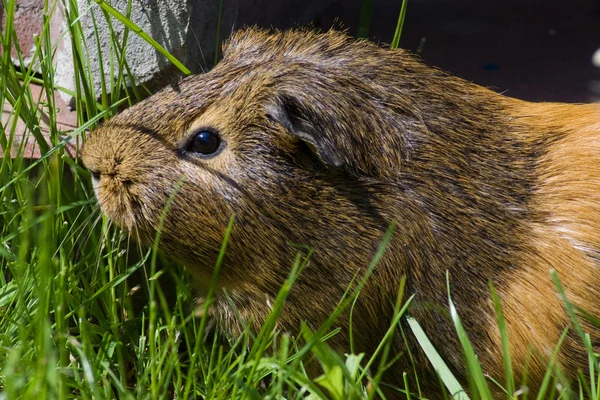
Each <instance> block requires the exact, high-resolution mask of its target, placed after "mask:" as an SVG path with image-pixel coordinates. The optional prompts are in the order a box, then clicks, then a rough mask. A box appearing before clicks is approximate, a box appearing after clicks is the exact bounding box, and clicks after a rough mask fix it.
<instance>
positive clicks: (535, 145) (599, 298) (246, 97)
mask: <svg viewBox="0 0 600 400" xmlns="http://www.w3.org/2000/svg"><path fill="white" fill-rule="evenodd" d="M599 121H600V105H595V104H589V105H566V104H556V103H553V104H550V103H549V104H543V103H542V104H534V103H528V102H523V101H519V100H515V99H511V98H508V97H504V96H502V95H499V94H497V93H494V92H492V91H490V90H487V89H485V88H482V87H480V86H477V85H475V84H472V83H469V82H466V81H464V80H461V79H459V78H456V77H452V76H450V75H447V74H445V73H443V72H441V71H439V70H437V69H434V68H431V67H427V66H425V65H423V64H421V63H420V62H419V61H418V60H416V59H415V58H414V57H413V56H411V55H409V54H407V53H406V52H404V51H402V50H398V51H391V50H387V49H383V48H380V47H378V46H375V45H373V44H371V43H368V42H364V41H362V42H355V41H354V40H353V39H351V38H349V37H348V36H346V35H345V34H343V33H339V32H335V31H331V32H328V33H316V32H313V31H309V30H299V31H286V32H276V33H272V34H270V33H267V32H265V31H261V30H257V29H247V30H244V31H241V32H238V33H236V34H235V35H234V36H233V37H232V38H231V39H230V40H229V42H228V44H227V45H226V48H225V50H224V58H223V60H222V61H221V62H220V63H219V64H218V65H217V66H216V67H215V68H214V69H213V70H211V71H210V72H208V73H206V74H203V75H199V76H194V77H190V78H187V79H184V80H183V81H181V82H180V83H179V84H177V85H174V86H171V87H168V88H166V89H164V90H163V91H162V92H160V93H158V94H156V95H154V96H153V97H151V98H149V99H147V100H145V101H144V102H142V103H140V104H138V105H136V106H134V107H132V108H130V109H128V110H126V111H124V112H123V113H121V114H120V115H119V116H117V117H115V118H113V119H111V120H110V121H108V122H106V123H104V124H103V125H102V126H101V127H100V128H99V129H98V130H96V131H95V132H94V133H93V134H92V135H91V136H90V137H89V138H88V140H87V142H86V143H85V145H84V149H83V161H84V163H85V165H86V166H87V167H88V168H89V169H90V170H91V171H92V173H93V175H94V176H95V178H94V181H95V182H94V187H95V190H96V194H97V197H98V201H99V203H100V205H101V207H102V209H103V211H104V212H105V213H106V214H107V215H108V216H109V217H110V218H111V219H113V220H114V221H115V222H116V223H118V224H119V225H121V226H123V227H125V228H127V229H128V230H129V231H130V232H131V233H132V234H133V235H134V237H136V238H138V239H139V240H140V241H142V242H151V241H152V240H153V239H154V236H155V233H156V229H157V227H158V225H159V221H160V217H161V215H162V211H163V209H164V208H165V206H166V204H167V201H168V199H169V197H170V196H171V195H172V194H173V192H174V191H176V193H175V195H174V197H173V202H172V204H171V206H170V208H169V210H168V213H167V216H166V220H165V223H164V228H163V232H162V235H161V243H160V247H161V249H162V250H163V251H164V252H165V253H166V254H168V255H170V256H171V257H173V258H174V259H176V260H178V261H180V262H181V263H183V264H184V265H186V266H187V267H188V268H189V270H190V271H191V272H192V273H193V274H194V275H195V276H196V278H197V280H198V282H199V284H200V285H202V284H207V283H208V282H209V280H210V276H211V274H212V271H213V266H214V264H215V261H216V257H217V254H218V252H219V249H220V246H221V242H222V239H223V234H224V232H225V229H226V226H227V222H228V220H229V218H230V217H231V215H235V224H234V227H233V230H232V232H231V237H230V241H229V244H228V249H227V252H226V255H225V260H224V263H223V266H222V270H221V273H220V278H219V282H218V285H219V289H221V288H225V289H227V292H228V294H229V296H230V297H231V299H232V301H233V303H234V305H235V307H236V309H237V313H239V315H240V316H241V317H242V319H245V320H252V322H253V324H255V326H259V325H260V324H261V322H263V321H264V319H265V317H266V316H267V314H268V313H269V311H270V306H269V304H270V299H273V298H274V297H275V295H276V293H277V291H278V290H279V287H280V286H281V284H282V283H283V281H284V280H285V279H286V278H287V276H288V274H289V272H290V270H291V266H292V264H293V259H294V256H295V254H296V253H297V251H298V248H297V247H295V246H293V245H291V244H292V243H296V244H302V245H306V246H309V247H311V248H312V249H314V253H313V255H312V257H311V259H310V264H309V266H308V267H307V269H306V270H305V271H304V272H303V273H302V274H301V275H300V277H299V278H298V280H297V282H296V283H295V285H294V287H293V289H292V291H291V293H290V295H289V298H288V300H287V302H286V306H285V307H284V310H283V313H282V315H281V317H280V320H279V324H280V325H279V326H280V327H281V328H282V329H284V330H287V331H289V332H292V333H296V332H298V329H299V326H300V323H301V321H306V322H307V323H308V325H309V326H310V327H312V328H317V327H318V326H319V325H320V324H321V322H323V321H324V320H325V319H326V318H327V317H328V316H329V315H330V313H331V312H332V311H333V309H334V307H335V305H336V304H337V301H338V300H339V299H340V298H341V297H342V295H343V293H344V292H345V290H346V289H347V288H348V286H349V285H350V284H351V283H352V281H353V279H354V278H355V277H356V276H357V274H358V276H360V273H361V272H364V271H365V270H366V268H367V266H368V265H369V263H370V261H371V260H372V259H373V257H374V255H375V253H376V252H377V249H378V247H379V245H380V243H381V240H382V237H383V235H384V233H385V231H386V229H387V228H388V227H389V225H390V223H392V222H396V223H397V226H396V228H395V231H394V234H393V238H392V240H391V242H390V244H389V246H388V248H387V250H386V252H385V254H384V256H383V257H382V259H381V260H380V262H379V264H378V265H377V267H376V268H375V270H374V272H373V275H372V276H371V277H370V279H369V280H368V281H367V284H366V286H365V287H364V289H363V290H362V292H361V295H360V297H359V300H358V302H357V304H356V307H355V309H354V312H353V327H352V328H353V335H354V342H355V344H356V347H355V350H356V351H365V352H367V353H369V352H373V351H374V349H375V348H376V346H377V344H378V343H379V342H380V341H381V339H382V337H383V334H384V333H385V331H386V330H387V328H388V327H389V324H390V322H391V318H392V313H393V304H394V300H395V296H396V293H397V290H398V285H399V282H400V280H401V278H402V277H403V276H406V279H407V281H406V284H407V286H406V287H407V290H408V293H409V294H413V293H414V294H416V296H415V299H414V301H413V303H412V305H411V307H410V309H409V311H410V314H411V315H412V316H413V317H414V318H415V319H417V320H418V321H419V323H420V324H421V325H422V326H423V328H424V330H425V332H426V333H427V334H428V336H429V338H430V339H431V340H432V342H433V344H434V345H435V346H436V347H437V349H438V351H439V352H440V353H441V355H442V357H443V358H444V359H445V361H446V362H447V363H448V365H449V366H450V367H451V369H452V370H453V371H454V372H455V373H456V374H457V376H459V377H460V378H462V379H463V382H464V381H465V380H466V377H465V370H464V360H463V357H462V353H461V350H460V345H459V343H458V339H457V337H456V333H455V330H454V327H453V324H452V321H451V319H450V317H449V313H448V300H447V287H446V273H447V272H448V274H449V277H450V290H451V294H452V298H453V302H454V304H455V305H456V308H457V311H458V313H459V315H460V316H461V320H462V322H463V324H464V326H465V328H466V330H467V332H468V334H469V338H470V339H471V341H472V343H473V345H474V347H475V350H476V352H477V355H478V358H479V360H480V362H481V364H482V366H483V369H484V372H486V373H488V374H489V375H490V376H491V377H493V378H494V379H496V380H498V381H499V382H503V381H504V377H503V373H504V372H503V371H504V367H503V361H502V360H503V358H502V352H501V346H500V334H499V329H498V324H497V322H496V312H495V310H494V306H493V303H492V300H491V296H490V289H489V281H491V282H493V283H494V285H495V288H496V289H497V291H498V293H499V296H500V298H501V303H502V308H503V313H504V317H505V320H506V325H507V331H508V335H509V341H510V346H511V356H512V360H513V368H514V370H515V377H517V379H518V378H519V377H520V376H522V374H523V373H524V372H525V371H524V369H525V368H527V376H528V379H527V382H528V384H529V385H530V386H531V387H532V388H533V390H535V387H536V386H537V385H539V384H540V382H541V380H542V378H543V375H544V373H545V371H546V364H547V361H548V358H549V356H550V354H551V353H552V351H553V349H554V347H555V345H556V344H557V342H558V340H559V338H560V335H561V334H562V332H563V330H564V329H565V328H566V327H568V326H570V319H569V317H568V316H567V314H566V312H565V308H564V305H563V303H562V302H561V300H560V298H559V296H558V294H557V291H556V287H555V284H554V283H553V281H552V279H551V276H550V270H552V269H554V270H556V271H557V273H558V276H559V278H560V279H561V281H562V283H563V285H564V287H565V292H566V295H567V297H568V298H569V300H570V301H572V302H573V303H575V304H576V305H578V306H580V307H582V308H583V309H585V310H588V311H591V312H596V310H598V307H599V306H600V269H599V268H600V231H599V229H598V228H599V227H600V225H599V224H600V122H599ZM230 307H231V306H230V304H229V303H228V302H227V301H225V299H224V298H222V296H219V295H217V304H216V306H215V308H214V314H215V318H216V319H217V320H218V321H219V322H220V323H221V325H222V326H223V327H224V328H225V329H226V330H228V331H229V332H230V333H232V334H234V335H235V334H237V333H239V332H240V331H241V325H240V323H239V321H238V320H237V319H236V317H233V316H234V315H236V313H234V312H232V311H231V310H230ZM581 322H582V324H583V326H584V328H585V329H586V330H587V331H589V333H590V335H591V338H592V343H593V344H594V345H596V346H598V344H600V332H599V330H598V328H594V327H592V325H591V324H589V323H588V322H587V321H586V320H585V319H582V320H581ZM348 324H349V322H348V318H347V315H345V316H342V317H341V318H340V320H339V321H338V326H340V327H341V328H342V330H341V333H340V334H338V335H336V336H334V337H333V338H332V340H331V344H332V345H333V346H334V347H336V348H339V349H341V350H346V351H347V350H348V348H349V343H348V330H349V326H348ZM408 336H411V335H410V334H409V335H408ZM409 346H410V347H411V348H412V349H411V351H412V352H413V354H414V355H415V357H416V360H417V362H416V364H417V368H416V370H417V373H418V374H423V376H429V377H434V375H433V373H432V372H431V369H430V367H429V364H428V362H427V361H426V359H425V357H424V355H423V354H422V353H421V352H420V351H419V350H418V349H419V347H418V345H417V344H416V342H415V341H414V340H412V339H409ZM394 348H395V349H396V351H403V349H404V348H405V343H404V340H403V339H402V337H401V335H400V334H397V335H396V336H395V337H394ZM559 363H560V365H562V366H563V369H564V371H563V372H565V373H566V374H567V375H568V376H574V374H575V372H576V371H577V369H578V368H581V369H585V368H586V365H587V353H586V352H585V349H584V347H583V345H582V344H581V340H580V339H579V337H578V335H577V334H576V332H575V331H574V330H571V331H570V332H569V333H568V335H567V337H566V339H565V342H564V344H563V346H562V351H561V353H560V356H559ZM403 372H408V373H409V374H412V372H413V366H412V365H411V363H410V361H409V359H408V357H402V358H401V359H400V360H399V361H398V363H397V365H395V366H394V367H393V368H392V371H391V372H390V377H389V378H388V379H389V380H390V381H392V383H399V382H401V380H400V377H401V376H402V373H403ZM420 382H421V384H422V385H423V382H424V380H423V379H422V378H421V379H420ZM424 385H425V388H426V389H427V387H428V386H430V388H431V390H432V393H435V392H434V390H435V388H437V387H438V381H437V379H435V378H432V379H429V381H427V380H425V384H424Z"/></svg>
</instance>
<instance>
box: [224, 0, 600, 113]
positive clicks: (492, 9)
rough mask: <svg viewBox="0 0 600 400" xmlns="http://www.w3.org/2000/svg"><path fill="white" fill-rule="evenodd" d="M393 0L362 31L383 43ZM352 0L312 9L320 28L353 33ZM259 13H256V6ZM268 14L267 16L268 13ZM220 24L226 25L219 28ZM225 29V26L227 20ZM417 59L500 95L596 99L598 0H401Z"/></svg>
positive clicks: (405, 36) (277, 21) (390, 27)
mask: <svg viewBox="0 0 600 400" xmlns="http://www.w3.org/2000/svg"><path fill="white" fill-rule="evenodd" d="M401 3H402V1H401V0H373V7H372V18H371V24H370V31H369V34H368V37H369V38H370V39H372V40H374V41H381V42H384V43H390V42H391V40H392V37H393V34H394V30H395V27H396V22H397V19H398V14H399V11H400V6H401ZM361 7H362V2H361V1H360V0H354V1H349V0H337V1H333V2H332V3H330V4H329V5H328V6H327V7H326V8H324V9H322V10H319V11H318V12H317V15H318V17H317V18H313V19H312V23H313V24H314V25H315V26H317V27H320V28H323V29H328V28H330V27H331V26H340V24H342V25H343V26H345V27H346V28H348V29H349V30H350V33H352V34H353V35H356V33H357V27H358V22H359V19H360V15H361ZM287 14H288V16H283V15H282V14H280V15H279V16H273V19H272V20H270V21H269V20H262V21H260V20H259V21H257V20H256V19H252V18H251V17H250V16H248V18H244V15H240V17H239V18H238V19H237V21H236V25H238V26H237V27H239V26H241V25H244V24H255V23H258V24H259V25H262V26H269V25H273V26H276V27H279V28H288V27H293V26H298V25H306V24H308V23H309V22H310V21H308V20H307V19H305V18H303V17H298V18H294V17H290V16H293V15H300V14H299V13H298V11H297V9H296V10H288V13H287ZM263 15H264V14H263ZM268 19H271V18H268ZM225 29H227V28H225ZM227 30H229V31H231V27H229V28H228V29H227ZM422 38H425V42H424V46H423V49H422V52H421V53H420V55H421V57H422V58H423V59H424V61H425V62H426V63H427V64H429V65H434V66H437V67H440V68H442V69H444V70H447V71H449V72H451V73H453V74H455V75H458V76H460V77H462V78H465V79H468V80H470V81H474V82H476V83H478V84H481V85H484V86H487V87H491V88H494V89H495V90H497V91H500V92H503V93H504V94H506V95H507V96H511V97H517V98H521V99H525V100H531V101H564V102H591V101H598V100H600V92H599V91H598V90H594V86H600V84H599V82H600V69H599V68H596V67H594V66H593V65H592V55H593V54H594V52H595V51H596V49H598V48H600V0H568V1H564V0H561V1H559V0H545V1H541V0H504V1H500V0H409V1H408V7H407V14H406V20H405V24H404V30H403V33H402V39H401V41H400V47H402V48H404V49H408V50H411V51H413V52H414V51H416V50H417V49H418V47H419V43H420V42H421V40H422Z"/></svg>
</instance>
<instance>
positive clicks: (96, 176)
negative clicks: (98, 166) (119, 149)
mask: <svg viewBox="0 0 600 400" xmlns="http://www.w3.org/2000/svg"><path fill="white" fill-rule="evenodd" d="M90 174H92V179H93V180H95V181H99V180H100V176H101V174H100V171H98V170H90Z"/></svg>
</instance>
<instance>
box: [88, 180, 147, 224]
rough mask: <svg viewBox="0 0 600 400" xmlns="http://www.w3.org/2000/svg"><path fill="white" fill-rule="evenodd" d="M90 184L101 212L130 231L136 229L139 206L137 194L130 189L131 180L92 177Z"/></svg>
mask: <svg viewBox="0 0 600 400" xmlns="http://www.w3.org/2000/svg"><path fill="white" fill-rule="evenodd" d="M92 185H93V187H94V193H95V195H96V199H97V200H98V204H99V205H100V209H101V210H102V212H103V213H104V214H105V215H106V216H107V217H108V218H109V219H110V220H111V221H112V222H114V223H115V224H116V225H117V226H119V227H121V228H124V229H127V230H128V231H130V232H133V231H137V230H138V226H139V223H138V222H139V215H140V208H141V206H140V202H139V200H138V199H137V196H135V195H134V194H132V193H131V191H130V188H129V186H131V182H130V181H122V180H119V179H115V177H102V179H101V180H96V179H94V180H93V182H92Z"/></svg>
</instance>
